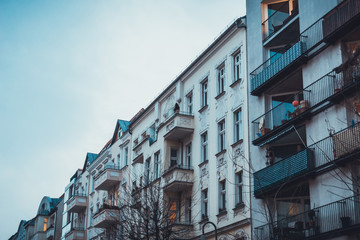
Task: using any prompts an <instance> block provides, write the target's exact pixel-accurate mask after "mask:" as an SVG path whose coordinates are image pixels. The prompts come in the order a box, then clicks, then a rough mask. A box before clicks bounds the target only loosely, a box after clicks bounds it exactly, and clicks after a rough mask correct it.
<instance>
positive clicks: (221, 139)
mask: <svg viewBox="0 0 360 240" xmlns="http://www.w3.org/2000/svg"><path fill="white" fill-rule="evenodd" d="M225 131H226V125H225V119H223V120H221V121H220V122H218V152H221V151H223V150H225V149H226V135H225Z"/></svg>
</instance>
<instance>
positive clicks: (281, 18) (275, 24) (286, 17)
mask: <svg viewBox="0 0 360 240" xmlns="http://www.w3.org/2000/svg"><path fill="white" fill-rule="evenodd" d="M288 12H289V2H285V3H284V4H283V5H282V6H281V7H280V8H279V9H278V10H277V11H275V12H274V13H273V14H271V16H269V18H268V19H266V20H265V21H264V22H263V23H262V25H263V28H265V29H263V32H264V37H263V39H264V41H266V40H267V39H269V38H270V37H271V36H272V35H274V34H275V33H276V32H278V31H279V30H280V29H282V28H283V27H284V26H285V25H286V24H287V23H289V22H290V21H291V19H293V18H294V17H295V16H297V15H298V13H299V10H298V8H296V9H293V10H292V12H291V14H289V13H288Z"/></svg>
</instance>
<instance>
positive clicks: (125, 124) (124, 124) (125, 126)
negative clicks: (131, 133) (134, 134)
mask: <svg viewBox="0 0 360 240" xmlns="http://www.w3.org/2000/svg"><path fill="white" fill-rule="evenodd" d="M118 124H119V126H120V128H121V131H122V132H126V131H127V130H128V129H129V125H130V121H125V120H120V119H119V120H118Z"/></svg>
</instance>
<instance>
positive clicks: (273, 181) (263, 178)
mask: <svg viewBox="0 0 360 240" xmlns="http://www.w3.org/2000/svg"><path fill="white" fill-rule="evenodd" d="M313 168H314V156H313V150H311V149H309V148H308V149H305V150H303V151H301V152H298V153H296V154H294V155H292V156H290V157H288V158H285V159H283V160H281V161H279V162H277V163H275V164H273V165H270V166H268V167H266V168H264V169H262V170H260V171H257V172H255V173H254V195H255V197H261V196H262V195H263V194H266V193H268V192H270V191H272V190H274V189H276V188H278V187H279V186H280V185H282V184H283V183H284V182H290V181H293V180H295V179H297V178H298V177H301V175H303V174H305V173H306V172H308V171H310V170H312V169H313Z"/></svg>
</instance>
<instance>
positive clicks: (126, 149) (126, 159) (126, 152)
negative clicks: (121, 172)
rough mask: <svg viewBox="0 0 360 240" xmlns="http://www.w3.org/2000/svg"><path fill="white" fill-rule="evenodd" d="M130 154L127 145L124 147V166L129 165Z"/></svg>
mask: <svg viewBox="0 0 360 240" xmlns="http://www.w3.org/2000/svg"><path fill="white" fill-rule="evenodd" d="M128 155H129V149H128V148H127V147H126V148H125V149H124V167H125V166H126V165H127V161H128Z"/></svg>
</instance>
